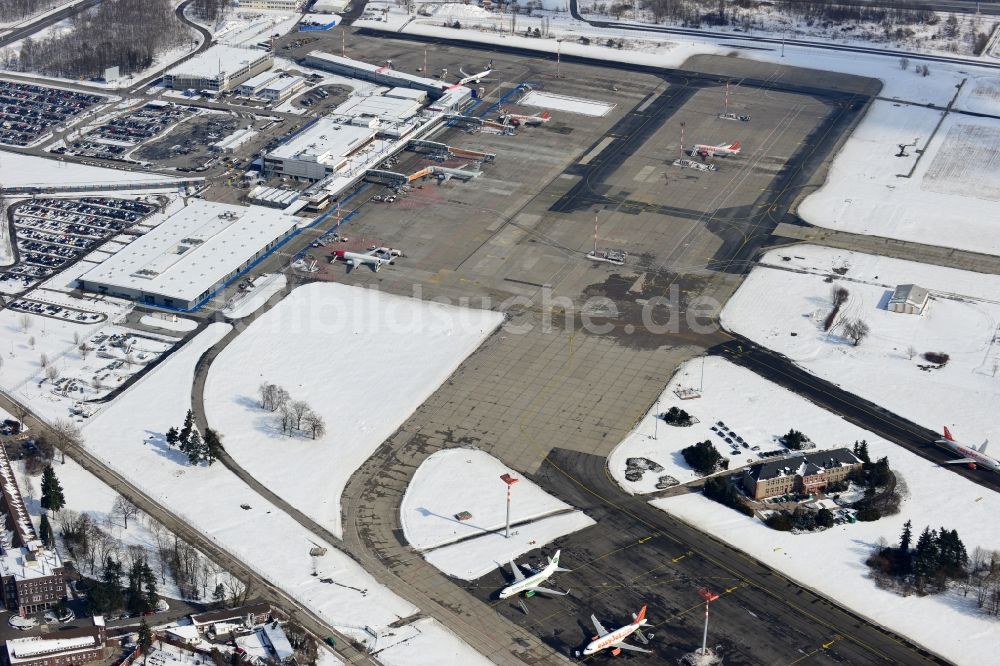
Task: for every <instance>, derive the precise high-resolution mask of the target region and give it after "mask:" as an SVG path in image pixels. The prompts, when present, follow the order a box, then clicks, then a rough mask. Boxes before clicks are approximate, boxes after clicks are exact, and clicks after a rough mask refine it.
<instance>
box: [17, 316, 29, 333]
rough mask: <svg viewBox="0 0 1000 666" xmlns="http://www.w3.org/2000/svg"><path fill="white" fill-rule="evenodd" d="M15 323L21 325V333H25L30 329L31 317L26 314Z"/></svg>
mask: <svg viewBox="0 0 1000 666" xmlns="http://www.w3.org/2000/svg"><path fill="white" fill-rule="evenodd" d="M17 323H19V324H20V325H21V331H22V332H23V333H27V332H28V329H29V328H31V317H29V316H28V315H26V314H23V315H21V316H20V317H18V319H17Z"/></svg>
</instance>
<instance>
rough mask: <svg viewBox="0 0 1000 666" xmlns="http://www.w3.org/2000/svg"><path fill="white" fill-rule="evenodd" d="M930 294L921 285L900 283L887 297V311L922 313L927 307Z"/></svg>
mask: <svg viewBox="0 0 1000 666" xmlns="http://www.w3.org/2000/svg"><path fill="white" fill-rule="evenodd" d="M929 298H930V294H929V293H928V292H927V290H926V289H924V288H923V287H918V286H917V285H915V284H901V285H899V286H897V287H896V289H895V291H893V292H892V297H891V298H890V299H889V312H901V313H903V314H923V312H924V308H925V307H927V301H928V299H929Z"/></svg>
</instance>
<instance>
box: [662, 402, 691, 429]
mask: <svg viewBox="0 0 1000 666" xmlns="http://www.w3.org/2000/svg"><path fill="white" fill-rule="evenodd" d="M660 417H661V418H662V419H663V420H664V421H665V422H666V423H669V424H670V425H681V426H688V425H691V415H690V414H688V413H687V412H686V411H684V410H683V409H678V408H677V407H676V406H675V407H671V408H670V409H668V410H667V411H666V413H665V414H661V415H660Z"/></svg>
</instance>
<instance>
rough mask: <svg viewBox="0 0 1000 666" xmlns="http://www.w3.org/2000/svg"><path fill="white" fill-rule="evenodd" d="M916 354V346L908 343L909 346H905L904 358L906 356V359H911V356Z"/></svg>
mask: <svg viewBox="0 0 1000 666" xmlns="http://www.w3.org/2000/svg"><path fill="white" fill-rule="evenodd" d="M916 355H917V348H916V347H914V346H913V345H910V346H909V347H907V348H906V358H908V359H910V360H911V361H912V360H913V357H914V356H916Z"/></svg>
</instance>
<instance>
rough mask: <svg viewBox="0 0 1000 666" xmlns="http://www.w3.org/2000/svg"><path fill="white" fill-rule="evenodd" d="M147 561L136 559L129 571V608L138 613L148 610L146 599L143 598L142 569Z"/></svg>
mask: <svg viewBox="0 0 1000 666" xmlns="http://www.w3.org/2000/svg"><path fill="white" fill-rule="evenodd" d="M143 565H145V561H144V560H142V559H141V558H140V559H136V560H135V561H134V562H132V566H131V567H129V570H128V607H129V610H131V611H133V612H136V613H144V612H146V610H148V609H147V608H146V604H145V603H144V601H145V599H144V598H143V596H142V583H143V579H142V573H143V571H142V569H143Z"/></svg>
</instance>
